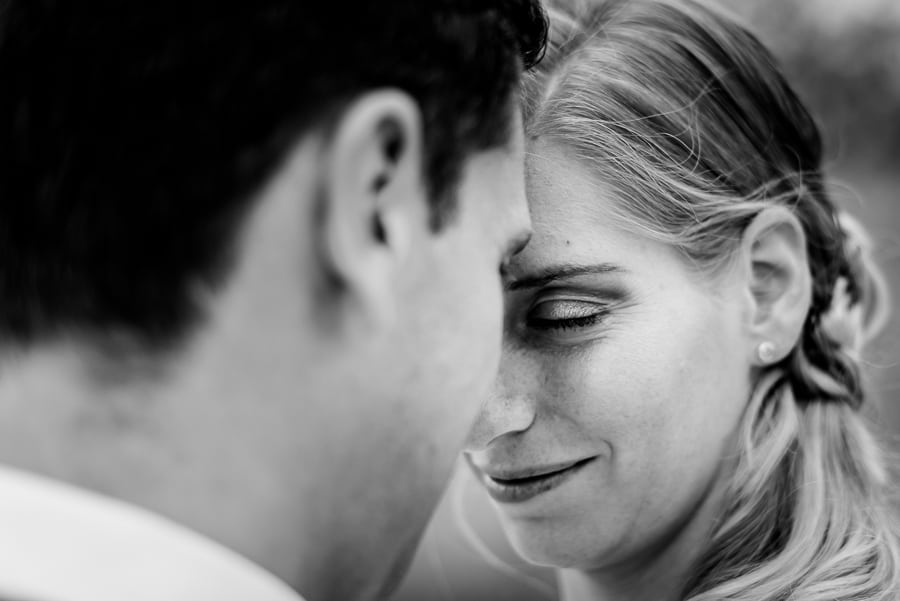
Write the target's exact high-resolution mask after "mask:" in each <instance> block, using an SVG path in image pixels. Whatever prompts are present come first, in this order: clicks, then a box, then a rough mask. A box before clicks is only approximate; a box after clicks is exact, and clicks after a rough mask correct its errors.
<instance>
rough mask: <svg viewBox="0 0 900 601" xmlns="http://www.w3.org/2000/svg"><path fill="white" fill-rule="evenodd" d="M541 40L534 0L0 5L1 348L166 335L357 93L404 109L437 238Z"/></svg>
mask: <svg viewBox="0 0 900 601" xmlns="http://www.w3.org/2000/svg"><path fill="white" fill-rule="evenodd" d="M546 27H547V25H546V20H545V16H544V13H543V11H542V9H541V8H540V6H539V4H538V2H537V0H351V1H350V2H329V1H328V0H325V1H321V0H315V1H312V2H303V1H302V0H252V1H248V2H238V3H216V2H200V1H192V2H177V3H176V2H167V1H166V0H132V1H129V2H121V3H118V2H100V1H90V0H86V1H85V2H64V1H62V0H40V1H33V0H0V337H2V338H3V339H4V341H5V343H7V344H9V343H15V344H23V343H28V342H31V341H34V340H36V339H40V338H43V337H47V336H52V335H54V334H56V333H59V332H60V331H64V330H69V329H75V330H83V331H87V332H91V331H106V330H109V329H123V328H124V330H125V331H127V332H130V333H133V334H135V335H136V336H137V337H138V338H139V339H141V340H143V341H145V342H148V343H151V344H153V343H165V342H170V341H172V340H173V339H175V338H178V335H179V334H180V333H181V332H182V330H183V329H184V328H185V327H186V326H188V325H189V324H190V323H192V321H193V319H194V318H195V317H196V315H197V307H196V306H195V305H196V303H195V302H194V301H192V294H191V289H192V287H193V286H195V285H196V284H198V283H201V284H207V285H209V284H215V283H216V282H217V281H219V280H220V279H221V278H222V277H223V276H224V274H225V272H226V271H227V266H228V261H227V256H228V254H229V249H230V247H231V242H232V239H233V237H234V233H235V231H236V229H237V227H238V226H239V224H240V223H241V221H242V219H241V216H242V215H244V214H245V212H246V210H247V208H248V206H249V205H250V204H251V203H252V199H253V197H254V194H255V193H256V192H257V191H258V190H259V189H260V188H261V186H262V185H263V183H264V182H265V180H266V179H267V178H268V177H269V176H270V175H272V173H273V172H274V170H275V169H276V168H277V167H278V165H279V162H280V160H281V159H283V157H284V155H285V154H286V152H287V151H288V150H289V149H290V147H291V145H292V144H293V143H295V142H296V140H297V139H298V137H299V136H300V135H302V134H303V133H305V132H307V131H309V130H310V128H312V127H314V126H315V125H316V123H319V122H321V121H322V120H323V119H327V117H328V115H329V114H333V113H334V112H335V110H339V108H340V107H341V106H344V104H345V103H346V102H348V101H350V100H352V98H353V97H354V96H356V95H358V94H360V93H362V92H364V91H365V90H368V89H372V88H378V87H396V88H400V89H402V90H405V91H406V92H408V93H409V94H410V95H411V96H412V97H413V98H414V99H415V100H416V101H417V102H418V103H419V106H420V108H421V110H422V113H423V116H424V130H425V131H424V135H425V165H424V166H423V169H424V174H425V176H426V181H427V184H428V187H429V192H430V197H431V199H432V203H433V210H434V216H433V217H434V219H433V222H434V224H435V227H439V224H440V223H441V221H442V220H444V219H446V218H447V216H448V215H450V214H451V213H452V209H453V203H454V195H453V189H454V186H455V184H456V183H457V181H458V179H459V177H460V173H461V169H462V165H463V163H464V162H465V159H466V158H467V157H468V156H469V155H471V154H472V153H474V152H477V151H479V150H485V149H489V148H493V147H497V146H500V145H502V144H503V143H505V142H506V141H507V140H508V136H509V131H510V130H509V124H510V119H511V115H512V111H511V107H512V104H511V102H512V99H513V98H514V90H515V88H516V86H517V84H518V81H519V76H520V71H521V70H522V67H523V66H524V67H528V66H530V65H532V64H533V63H535V62H536V61H537V60H538V58H539V56H540V55H541V53H542V51H543V45H544V38H545V36H546Z"/></svg>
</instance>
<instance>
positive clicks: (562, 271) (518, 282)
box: [506, 263, 626, 291]
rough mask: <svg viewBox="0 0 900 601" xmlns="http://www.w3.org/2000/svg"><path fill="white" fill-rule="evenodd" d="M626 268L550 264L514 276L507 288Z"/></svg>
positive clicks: (619, 270) (610, 264) (600, 264)
mask: <svg viewBox="0 0 900 601" xmlns="http://www.w3.org/2000/svg"><path fill="white" fill-rule="evenodd" d="M625 271H626V270H625V269H623V268H621V267H619V266H618V265H614V264H612V263H599V264H596V265H551V266H550V267H545V268H543V269H541V270H539V271H537V272H535V273H532V274H529V275H527V276H525V277H521V278H515V279H512V280H510V281H509V282H507V284H506V289H507V290H510V291H512V290H522V289H523V288H540V287H541V286H546V285H547V284H550V283H551V282H555V281H556V280H561V279H565V278H570V277H574V276H579V275H590V274H600V273H623V272H625Z"/></svg>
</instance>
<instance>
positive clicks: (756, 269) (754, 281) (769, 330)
mask: <svg viewBox="0 0 900 601" xmlns="http://www.w3.org/2000/svg"><path fill="white" fill-rule="evenodd" d="M741 256H742V262H743V267H744V273H746V278H747V279H746V286H747V291H748V292H749V297H750V299H751V318H750V324H749V328H750V338H749V339H750V343H751V345H752V348H750V349H748V350H749V352H750V353H751V354H752V357H753V362H754V363H756V364H757V365H765V364H769V363H774V362H776V361H779V360H781V359H783V358H784V357H785V356H787V355H788V353H790V352H791V350H792V349H793V348H794V346H795V345H796V344H797V342H798V340H799V339H800V335H801V334H802V332H803V326H804V324H805V323H806V316H807V314H808V313H809V307H810V302H811V298H812V278H811V276H810V272H809V262H808V260H807V254H806V234H805V233H804V230H803V225H802V224H801V223H800V220H799V219H797V217H796V216H795V215H794V214H793V213H792V212H791V211H790V210H788V209H787V208H785V207H769V208H766V209H764V210H763V211H761V212H760V213H759V214H757V216H756V217H755V218H754V219H753V221H752V222H751V223H750V225H749V226H747V228H746V229H745V230H744V233H743V236H742V241H741Z"/></svg>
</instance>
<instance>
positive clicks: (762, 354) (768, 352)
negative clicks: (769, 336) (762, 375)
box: [756, 340, 775, 363]
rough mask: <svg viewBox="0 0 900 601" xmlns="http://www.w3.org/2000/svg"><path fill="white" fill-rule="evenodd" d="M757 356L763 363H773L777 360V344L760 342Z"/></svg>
mask: <svg viewBox="0 0 900 601" xmlns="http://www.w3.org/2000/svg"><path fill="white" fill-rule="evenodd" d="M756 355H757V357H759V360H760V361H762V362H763V363H771V362H772V361H774V360H775V343H774V342H771V341H769V340H766V341H765V342H760V343H759V346H758V347H757V348H756Z"/></svg>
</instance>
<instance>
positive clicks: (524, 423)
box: [466, 353, 537, 451]
mask: <svg viewBox="0 0 900 601" xmlns="http://www.w3.org/2000/svg"><path fill="white" fill-rule="evenodd" d="M504 354H505V355H506V353H504ZM524 371H525V370H523V369H522V366H520V365H518V362H517V361H515V359H514V358H512V357H504V359H502V360H501V363H500V373H499V374H498V375H497V378H496V379H495V381H494V386H493V388H492V390H491V392H490V394H489V395H488V398H487V399H486V400H485V402H484V403H483V404H482V406H481V411H480V412H479V414H478V417H477V418H476V419H475V423H474V425H473V426H472V429H471V431H470V432H469V437H468V439H467V441H466V450H467V451H476V450H481V449H484V448H486V447H488V446H489V445H490V444H491V443H492V442H493V441H494V440H496V439H498V438H500V437H502V436H505V435H507V434H515V433H519V432H524V431H525V430H527V429H528V428H530V427H531V424H532V423H534V420H535V417H536V414H537V411H536V409H537V408H536V406H535V403H534V402H533V395H532V394H529V391H530V389H531V386H530V381H531V380H532V379H533V375H532V376H531V377H529V375H528V374H527V373H524Z"/></svg>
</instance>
